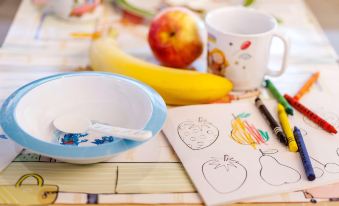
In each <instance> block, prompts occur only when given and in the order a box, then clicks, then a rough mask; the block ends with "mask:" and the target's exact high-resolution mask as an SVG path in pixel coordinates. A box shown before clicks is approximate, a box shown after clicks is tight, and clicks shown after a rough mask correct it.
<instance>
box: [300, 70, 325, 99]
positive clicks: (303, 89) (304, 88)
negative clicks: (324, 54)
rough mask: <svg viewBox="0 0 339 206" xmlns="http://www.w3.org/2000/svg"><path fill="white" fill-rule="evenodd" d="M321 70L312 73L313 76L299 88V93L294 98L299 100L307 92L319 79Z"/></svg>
mask: <svg viewBox="0 0 339 206" xmlns="http://www.w3.org/2000/svg"><path fill="white" fill-rule="evenodd" d="M319 75H320V72H316V73H314V74H312V76H311V77H310V78H309V79H308V80H307V81H306V83H305V84H304V85H303V86H302V87H301V88H300V89H299V91H298V93H297V94H296V95H294V99H296V100H299V99H300V98H301V97H302V96H304V94H306V93H307V92H308V91H309V90H310V88H311V86H312V85H313V84H314V83H315V82H316V81H317V79H318V78H319Z"/></svg>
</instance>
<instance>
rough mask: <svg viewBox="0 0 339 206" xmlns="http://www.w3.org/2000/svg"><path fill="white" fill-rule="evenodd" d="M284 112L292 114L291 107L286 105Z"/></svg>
mask: <svg viewBox="0 0 339 206" xmlns="http://www.w3.org/2000/svg"><path fill="white" fill-rule="evenodd" d="M286 113H287V114H289V115H292V116H293V109H292V108H291V107H287V108H286Z"/></svg>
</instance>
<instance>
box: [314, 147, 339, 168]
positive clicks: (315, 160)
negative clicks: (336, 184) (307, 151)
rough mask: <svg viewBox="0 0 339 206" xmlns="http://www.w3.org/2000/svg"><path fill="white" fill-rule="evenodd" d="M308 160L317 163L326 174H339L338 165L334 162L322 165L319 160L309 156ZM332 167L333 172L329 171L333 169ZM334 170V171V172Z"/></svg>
mask: <svg viewBox="0 0 339 206" xmlns="http://www.w3.org/2000/svg"><path fill="white" fill-rule="evenodd" d="M337 152H338V149H337ZM310 158H311V159H312V160H313V161H314V162H316V163H318V164H320V165H321V166H323V168H324V170H325V171H326V172H328V173H332V174H333V173H339V164H337V163H335V162H327V163H323V162H321V161H320V160H317V159H315V158H314V157H311V156H310ZM333 167H334V170H331V169H333ZM335 169H336V170H335Z"/></svg>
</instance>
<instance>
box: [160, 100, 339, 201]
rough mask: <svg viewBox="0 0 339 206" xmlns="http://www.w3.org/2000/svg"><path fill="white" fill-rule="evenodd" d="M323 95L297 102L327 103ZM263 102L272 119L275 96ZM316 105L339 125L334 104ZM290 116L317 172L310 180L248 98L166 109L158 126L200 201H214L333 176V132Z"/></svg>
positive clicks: (336, 160)
mask: <svg viewBox="0 0 339 206" xmlns="http://www.w3.org/2000/svg"><path fill="white" fill-rule="evenodd" d="M324 98H325V97H324ZM324 98H323V99H322V101H321V102H317V101H314V99H312V101H311V98H309V99H310V101H306V98H305V101H303V102H304V103H306V104H307V105H310V104H309V103H310V102H312V104H313V105H323V104H325V103H329V102H330V101H326V100H325V101H324ZM265 104H266V106H267V107H268V109H269V110H270V112H271V114H272V115H273V116H274V117H275V119H276V120H278V118H277V108H276V107H277V103H276V101H272V100H270V101H265ZM311 108H312V107H311ZM322 108H327V109H330V111H327V110H317V111H319V112H320V115H321V114H323V115H326V117H325V118H326V119H328V120H329V121H330V122H332V123H333V124H334V125H335V127H336V128H339V120H338V115H337V114H336V113H339V107H338V106H335V105H324V106H323V107H322ZM334 111H335V112H334ZM290 120H291V124H292V125H296V126H298V127H299V128H300V129H301V131H302V133H303V136H304V141H305V144H306V147H307V149H308V152H309V155H310V156H311V161H312V164H313V167H314V170H315V173H316V177H317V178H316V180H314V181H313V182H310V181H308V180H307V178H306V176H305V172H304V168H303V165H302V161H301V159H300V155H299V153H293V152H290V151H289V150H288V147H286V146H284V145H282V144H281V143H280V142H279V141H278V139H277V137H276V136H275V135H273V134H272V132H271V129H270V128H269V126H268V124H267V123H266V122H265V120H264V118H263V116H262V115H261V114H260V112H259V110H258V109H257V108H256V107H255V105H254V102H253V103H252V102H238V103H234V104H228V105H227V104H215V105H201V106H187V107H181V108H174V109H170V111H169V117H168V120H167V122H166V125H165V128H164V130H163V131H164V133H165V135H166V136H167V138H168V140H169V141H170V143H171V145H172V146H173V148H174V150H175V151H176V153H177V155H178V156H179V158H180V160H181V161H182V163H183V165H184V167H185V169H186V171H187V173H188V174H189V176H190V177H191V179H192V181H193V183H194V185H195V186H196V188H197V190H198V191H199V193H200V195H201V196H202V198H203V199H204V201H205V203H206V204H208V205H217V204H224V203H231V202H237V201H243V200H246V199H248V198H253V197H258V196H263V195H270V194H277V193H283V192H288V191H295V190H299V189H304V188H311V187H315V186H319V185H324V184H329V183H334V182H336V181H338V180H339V150H338V147H339V135H331V134H328V133H327V132H325V131H323V130H322V129H319V128H318V127H317V126H316V125H314V124H313V123H311V122H310V121H309V120H308V119H305V118H303V116H302V115H301V114H300V113H298V112H295V115H294V116H293V117H291V118H290Z"/></svg>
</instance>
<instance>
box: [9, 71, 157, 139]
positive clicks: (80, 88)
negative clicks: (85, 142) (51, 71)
mask: <svg viewBox="0 0 339 206" xmlns="http://www.w3.org/2000/svg"><path fill="white" fill-rule="evenodd" d="M69 113H72V114H80V115H83V116H86V117H88V118H89V119H90V120H93V121H98V122H102V123H106V124H110V125H113V126H118V127H125V128H132V129H143V128H144V127H145V125H146V124H147V122H148V121H149V119H150V118H151V116H152V102H151V99H150V97H149V96H148V94H147V93H146V92H145V91H144V90H143V89H141V88H140V87H138V86H137V85H135V84H133V83H131V82H130V81H126V80H124V79H120V78H116V77H115V76H109V75H106V76H105V75H102V76H98V75H93V76H91V75H88V76H65V77H61V78H57V79H54V80H51V81H48V82H46V83H44V84H41V85H39V86H37V87H35V88H33V89H32V90H31V91H29V92H28V93H27V94H25V95H24V96H23V97H22V98H21V99H20V101H19V102H18V104H17V107H16V110H15V118H16V121H17V123H18V125H19V126H20V127H21V128H22V129H23V130H24V131H25V132H26V133H28V134H29V135H31V136H33V137H35V138H37V139H40V140H43V141H47V142H53V143H55V142H56V141H55V134H54V133H55V128H54V126H53V121H54V120H55V119H56V118H57V117H59V116H61V115H64V114H69Z"/></svg>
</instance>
